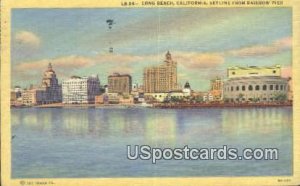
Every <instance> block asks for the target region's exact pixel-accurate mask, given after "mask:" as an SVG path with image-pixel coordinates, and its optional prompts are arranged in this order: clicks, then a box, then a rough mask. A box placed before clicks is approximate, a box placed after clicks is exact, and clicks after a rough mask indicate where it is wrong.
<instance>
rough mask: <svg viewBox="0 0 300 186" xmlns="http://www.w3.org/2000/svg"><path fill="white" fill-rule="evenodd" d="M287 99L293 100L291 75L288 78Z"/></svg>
mask: <svg viewBox="0 0 300 186" xmlns="http://www.w3.org/2000/svg"><path fill="white" fill-rule="evenodd" d="M288 100H289V101H293V80H292V78H291V77H289V78H288Z"/></svg>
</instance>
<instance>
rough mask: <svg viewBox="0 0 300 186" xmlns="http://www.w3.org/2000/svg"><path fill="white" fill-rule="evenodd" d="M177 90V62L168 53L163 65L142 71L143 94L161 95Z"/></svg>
mask: <svg viewBox="0 0 300 186" xmlns="http://www.w3.org/2000/svg"><path fill="white" fill-rule="evenodd" d="M176 89H178V85H177V62H175V61H173V59H172V56H171V54H170V52H169V51H168V52H167V54H166V59H165V60H164V64H161V65H159V66H154V67H147V68H145V69H144V92H145V93H161V92H170V91H172V90H176Z"/></svg>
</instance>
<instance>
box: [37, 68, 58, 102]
mask: <svg viewBox="0 0 300 186" xmlns="http://www.w3.org/2000/svg"><path fill="white" fill-rule="evenodd" d="M39 90H44V91H45V93H43V94H44V96H43V100H42V101H41V104H49V103H59V102H61V101H62V90H61V85H60V84H58V79H57V77H56V73H55V71H54V70H53V68H52V64H51V63H49V64H48V68H47V70H46V71H45V72H44V74H43V79H42V85H41V87H39Z"/></svg>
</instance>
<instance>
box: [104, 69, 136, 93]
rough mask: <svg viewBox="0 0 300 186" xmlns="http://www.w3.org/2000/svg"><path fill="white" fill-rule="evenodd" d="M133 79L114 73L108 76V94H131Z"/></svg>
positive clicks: (126, 75)
mask: <svg viewBox="0 0 300 186" xmlns="http://www.w3.org/2000/svg"><path fill="white" fill-rule="evenodd" d="M131 89H132V78H131V76H130V75H128V74H119V73H114V74H113V75H110V76H108V92H109V93H118V94H130V92H131Z"/></svg>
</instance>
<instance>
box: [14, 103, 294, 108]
mask: <svg viewBox="0 0 300 186" xmlns="http://www.w3.org/2000/svg"><path fill="white" fill-rule="evenodd" d="M292 106H293V104H292V103H291V102H284V103H155V104H153V105H152V106H147V107H143V106H141V105H138V104H105V105H103V104H62V103H56V104H44V105H34V106H12V107H11V108H141V107H142V108H157V109H193V108H264V107H292Z"/></svg>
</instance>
